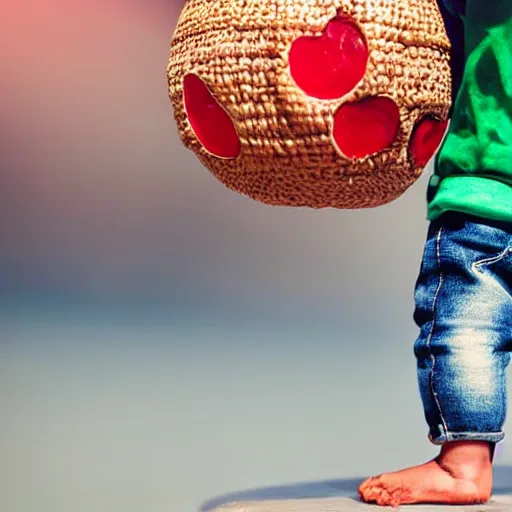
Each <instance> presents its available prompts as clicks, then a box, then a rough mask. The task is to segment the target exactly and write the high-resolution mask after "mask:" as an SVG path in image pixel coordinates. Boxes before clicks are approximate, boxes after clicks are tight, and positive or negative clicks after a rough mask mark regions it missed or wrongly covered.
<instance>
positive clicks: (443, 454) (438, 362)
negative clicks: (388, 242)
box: [359, 0, 512, 506]
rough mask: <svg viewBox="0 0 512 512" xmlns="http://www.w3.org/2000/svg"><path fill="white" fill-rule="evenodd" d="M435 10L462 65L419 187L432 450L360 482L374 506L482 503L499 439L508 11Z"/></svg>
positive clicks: (510, 271) (510, 65)
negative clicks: (425, 186)
mask: <svg viewBox="0 0 512 512" xmlns="http://www.w3.org/2000/svg"><path fill="white" fill-rule="evenodd" d="M444 3H445V4H446V6H441V8H442V9H443V10H444V8H445V7H447V8H448V9H449V10H450V11H451V13H452V14H451V15H448V16H447V19H446V21H447V28H448V31H449V32H450V31H451V33H450V35H451V36H452V37H453V38H454V39H455V40H454V41H453V42H454V48H455V54H454V55H455V56H456V52H457V50H456V47H457V40H456V39H457V30H453V28H454V27H457V18H456V17H455V16H457V15H460V17H461V18H462V20H463V25H461V26H463V29H464V31H465V35H464V36H463V37H464V43H465V44H464V47H465V48H464V49H465V51H464V54H465V60H460V59H459V62H457V61H456V57H455V59H454V64H455V65H456V64H460V62H461V61H462V62H463V64H464V66H463V73H462V80H461V82H460V89H459V90H458V94H457V97H456V101H455V104H454V108H453V113H452V120H451V124H450V128H449V131H448V134H447V136H446V138H445V141H444V143H443V145H442V147H441V149H440V151H439V154H438V156H437V158H436V162H435V172H434V174H433V176H432V178H431V181H430V184H429V192H428V198H427V199H428V219H429V220H430V221H431V224H430V227H429V231H428V236H427V241H426V245H425V250H424V254H423V261H422V264H421V269H420V275H419V277H418V281H417V283H416V291H415V301H416V309H415V313H414V320H415V322H416V323H417V325H418V326H419V327H420V335H419V337H418V339H417V341H416V343H415V345H414V354H415V356H416V358H417V370H418V383H419V389H420V394H421V398H422V401H423V406H424V410H425V418H426V421H427V423H428V426H429V429H430V430H429V439H430V441H431V442H432V443H434V444H437V445H441V451H440V454H439V456H438V457H436V458H435V459H434V460H431V461H430V462H427V463H425V464H422V465H419V466H415V467H412V468H408V469H405V470H402V471H398V472H395V473H387V474H383V475H380V476H378V477H374V478H370V479H368V480H366V481H365V482H363V483H362V484H361V486H360V487H359V493H360V496H361V498H362V499H363V500H364V501H367V502H376V503H377V504H379V505H392V506H398V505H400V504H409V503H421V502H423V503H425V502H430V503H445V504H473V503H484V502H486V501H488V500H489V498H490V496H491V490H492V459H493V454H494V446H495V443H498V442H499V441H501V440H502V439H503V437H504V433H503V431H502V427H503V423H504V420H505V411H506V382H505V377H506V369H507V366H508V363H509V360H510V351H511V350H512V1H510V0H467V1H466V2H463V1H458V2H455V1H452V2H448V1H445V2H444ZM464 4H465V5H464ZM445 14H446V12H445ZM460 42H462V37H461V41H460ZM455 79H457V77H455ZM455 83H457V80H455ZM457 85H458V84H457Z"/></svg>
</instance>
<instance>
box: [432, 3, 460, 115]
mask: <svg viewBox="0 0 512 512" xmlns="http://www.w3.org/2000/svg"><path fill="white" fill-rule="evenodd" d="M437 5H438V7H439V10H440V11H441V14H442V16H443V19H444V24H445V27H446V32H447V33H448V37H449V38H450V41H451V43H452V50H451V68H452V109H453V105H454V103H455V98H456V97H457V94H458V92H459V88H460V84H461V80H462V73H463V71H464V60H465V56H464V22H463V19H462V17H463V16H464V13H465V11H466V0H437Z"/></svg>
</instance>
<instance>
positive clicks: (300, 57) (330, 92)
mask: <svg viewBox="0 0 512 512" xmlns="http://www.w3.org/2000/svg"><path fill="white" fill-rule="evenodd" d="M367 63H368V46H367V44H366V38H365V37H364V35H363V33H362V32H361V30H360V28H359V27H358V25H357V24H356V22H355V21H354V20H352V19H351V18H350V17H348V16H346V15H343V14H340V15H338V16H336V17H335V18H334V19H332V20H331V21H329V23H328V24H327V26H326V28H325V30H324V32H323V33H322V35H320V36H318V37H314V36H303V37H299V38H298V39H296V40H295V41H294V42H293V43H292V46H291V48H290V53H289V56H288V64H289V66H290V74H291V76H292V78H293V80H294V81H295V83H296V84H297V85H298V86H299V87H300V88H301V89H302V90H303V91H304V92H305V93H306V94H307V95H308V96H312V97H314V98H318V99H323V100H330V99H338V98H341V97H342V96H345V94H347V93H349V92H350V91H351V90H352V89H353V88H354V87H355V86H356V85H357V84H358V83H359V81H360V80H361V79H362V78H363V76H364V74H365V73H366V66H367Z"/></svg>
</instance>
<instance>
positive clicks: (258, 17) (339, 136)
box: [167, 0, 451, 209]
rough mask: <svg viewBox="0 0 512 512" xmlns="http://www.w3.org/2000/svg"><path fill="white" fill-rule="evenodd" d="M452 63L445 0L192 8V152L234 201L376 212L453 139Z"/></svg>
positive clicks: (180, 60)
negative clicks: (447, 135) (449, 129)
mask: <svg viewBox="0 0 512 512" xmlns="http://www.w3.org/2000/svg"><path fill="white" fill-rule="evenodd" d="M449 51H450V42H449V39H448V37H447V35H446V32H445V28H444V24H443V20H442V17H441V14H440V13H439V10H438V7H437V5H436V1H435V0H393V1H390V0H337V1H334V0H259V1H257V0H188V1H187V2H186V3H185V5H184V7H183V11H182V13H181V16H180V18H179V20H178V24H177V27H176V30H175V33H174V36H173V39H172V42H171V54H170V60H169V64H168V68H167V77H168V85H169V95H170V98H171V101H172V105H173V109H174V116H175V119H176V122H177V125H178V130H179V133H180V137H181V140H182V141H183V143H184V144H185V146H186V147H187V148H189V149H190V150H192V151H194V152H195V153H196V154H197V156H198V157H199V159H200V160H201V162H202V163H203V164H204V165H205V166H206V167H207V168H208V169H210V171H211V172H212V173H213V174H214V175H215V176H216V177H217V178H218V179H219V180H220V181H221V182H222V183H224V184H225V185H226V186H227V187H229V188H230V189H232V190H234V191H237V192H239V193H241V194H244V195H246V196H249V197H251V198H253V199H255V200H257V201H260V202H263V203H267V204H272V205H286V206H308V207H312V208H324V207H334V208H345V209H349V208H350V209H352V208H368V207H375V206H379V205H383V204H386V203H389V202H391V201H393V200H394V199H396V198H398V197H399V196H401V195H402V194H403V193H404V192H405V191H406V190H407V188H408V187H409V186H410V185H412V184H413V183H414V182H415V181H416V180H417V179H418V177H419V176H420V175H421V173H422V170H423V168H424V167H425V165H426V164H427V162H428V161H429V160H430V158H431V157H432V156H433V154H434V152H435V150H436V149H437V147H438V146H439V144H440V142H441V140H442V137H443V134H444V131H445V128H446V124H447V116H448V112H449V108H450V101H451V98H450V95H451V76H450V65H449V59H450V56H449Z"/></svg>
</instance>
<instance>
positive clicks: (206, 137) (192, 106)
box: [183, 74, 241, 158]
mask: <svg viewBox="0 0 512 512" xmlns="http://www.w3.org/2000/svg"><path fill="white" fill-rule="evenodd" d="M183 100H184V102H185V111H186V113H187V117H188V120H189V122H190V126H191V127H192V130H193V131H194V134H195V135H196V137H197V138H198V140H199V142H200V143H201V144H202V145H203V147H204V148H205V149H206V151H208V152H209V153H211V154H212V155H214V156H217V157H219V158H236V157H237V156H238V155H239V154H240V148H241V144H240V139H239V137H238V134H237V132H236V129H235V125H234V123H233V121H232V120H231V118H230V117H229V114H228V113H227V112H226V111H225V110H224V109H223V108H222V107H221V106H220V105H219V103H218V102H217V100H216V99H215V98H214V97H213V95H212V93H211V92H210V91H209V89H208V87H207V86H206V84H205V83H204V82H203V81H202V80H201V79H200V78H199V77H198V76H196V75H194V74H188V75H186V76H185V78H184V80H183Z"/></svg>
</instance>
